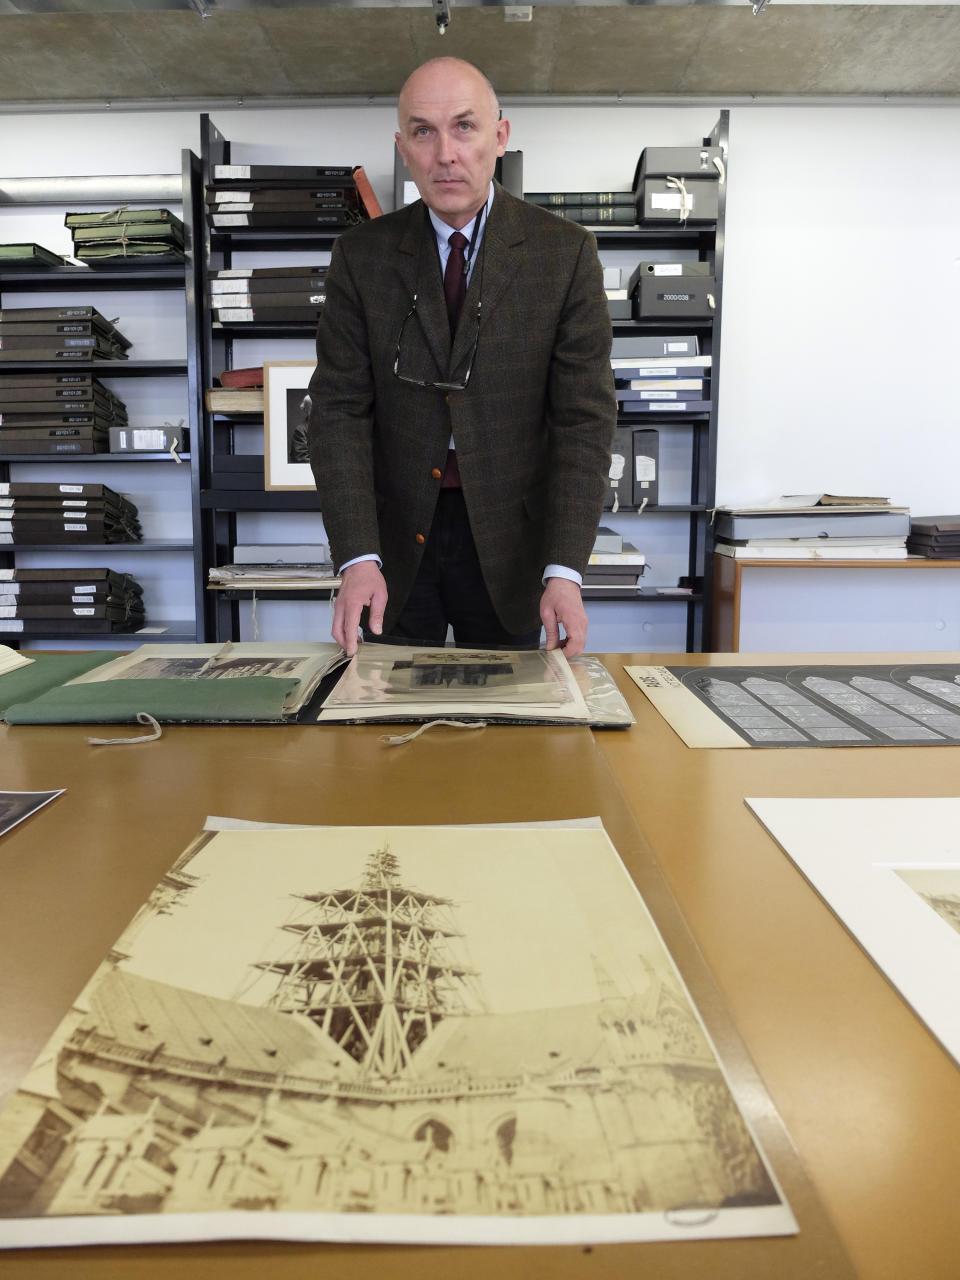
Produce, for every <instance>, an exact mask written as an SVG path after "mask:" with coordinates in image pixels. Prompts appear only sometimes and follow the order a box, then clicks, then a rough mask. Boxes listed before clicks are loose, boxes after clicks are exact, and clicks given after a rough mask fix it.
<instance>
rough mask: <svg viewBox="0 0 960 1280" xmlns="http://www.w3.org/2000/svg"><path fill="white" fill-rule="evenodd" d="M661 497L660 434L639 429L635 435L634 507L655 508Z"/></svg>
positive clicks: (642, 428)
mask: <svg viewBox="0 0 960 1280" xmlns="http://www.w3.org/2000/svg"><path fill="white" fill-rule="evenodd" d="M659 496H660V433H659V432H658V431H654V430H651V429H650V428H647V427H637V428H636V429H635V430H634V433H633V505H634V506H635V507H640V506H643V505H644V504H645V503H646V504H648V505H649V506H651V507H655V506H656V505H657V502H658V501H659Z"/></svg>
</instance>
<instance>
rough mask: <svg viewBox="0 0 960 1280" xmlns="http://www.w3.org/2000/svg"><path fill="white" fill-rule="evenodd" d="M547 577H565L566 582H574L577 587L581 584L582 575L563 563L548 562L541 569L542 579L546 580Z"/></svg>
mask: <svg viewBox="0 0 960 1280" xmlns="http://www.w3.org/2000/svg"><path fill="white" fill-rule="evenodd" d="M548 578H566V579H567V581H568V582H575V583H576V584H577V586H578V587H582V586H583V575H582V574H580V573H577V571H576V569H568V568H567V567H566V565H563V564H548V565H547V567H546V568H545V569H544V571H543V579H542V580H543V581H544V582H546V580H547V579H548Z"/></svg>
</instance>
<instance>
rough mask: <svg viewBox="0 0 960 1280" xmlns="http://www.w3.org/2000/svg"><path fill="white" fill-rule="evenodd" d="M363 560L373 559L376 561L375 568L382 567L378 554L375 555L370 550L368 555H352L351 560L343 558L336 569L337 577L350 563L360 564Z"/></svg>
mask: <svg viewBox="0 0 960 1280" xmlns="http://www.w3.org/2000/svg"><path fill="white" fill-rule="evenodd" d="M364 560H375V561H376V562H377V568H379V569H382V568H383V561H382V560H381V559H380V557H379V556H378V555H375V554H374V553H373V552H371V553H370V554H369V555H366V556H354V557H353V559H352V560H345V561H344V562H343V564H342V565H341V566H340V568H339V569H338V570H337V576H338V577H339V575H340V574H341V573H343V571H344V569H349V568H350V566H351V565H352V564H362V563H363V561H364Z"/></svg>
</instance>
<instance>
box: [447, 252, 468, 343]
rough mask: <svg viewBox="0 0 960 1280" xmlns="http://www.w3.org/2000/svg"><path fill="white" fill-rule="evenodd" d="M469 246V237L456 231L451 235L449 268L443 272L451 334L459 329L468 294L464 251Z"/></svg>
mask: <svg viewBox="0 0 960 1280" xmlns="http://www.w3.org/2000/svg"><path fill="white" fill-rule="evenodd" d="M466 247H467V237H466V236H465V235H464V234H463V233H462V232H460V231H455V232H454V233H453V235H452V236H451V237H450V256H449V257H448V258H447V269H446V271H444V273H443V293H444V297H445V298H446V299H447V316H448V318H449V320H450V336H451V337H453V335H454V334H455V333H456V331H457V320H458V319H459V318H460V308H461V307H462V306H463V300H464V298H465V297H466V296H467V272H466V261H465V259H464V256H463V251H464V249H465V248H466Z"/></svg>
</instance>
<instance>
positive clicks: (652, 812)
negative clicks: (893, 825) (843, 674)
mask: <svg viewBox="0 0 960 1280" xmlns="http://www.w3.org/2000/svg"><path fill="white" fill-rule="evenodd" d="M888 658H889V659H893V660H898V661H899V660H906V661H911V660H912V661H928V662H952V663H956V662H960V654H957V653H938V654H929V655H921V654H879V653H877V654H862V655H857V654H835V655H829V654H819V653H818V654H812V655H802V654H783V653H774V654H759V655H757V654H740V653H737V654H726V655H724V654H683V655H676V654H643V655H639V656H638V655H623V654H621V655H612V654H608V655H605V656H604V661H605V663H606V664H607V666H608V667H609V668H610V670H611V671H613V672H615V673H616V674H617V675H618V681H619V683H620V686H621V688H622V689H623V691H624V693H625V694H626V696H627V698H628V700H629V702H630V704H631V706H632V708H633V710H634V713H635V715H636V717H637V723H636V725H635V726H634V728H633V730H632V731H631V732H630V733H628V734H623V733H620V734H598V735H597V737H596V741H597V744H598V747H599V750H600V752H601V754H602V755H603V757H604V759H605V760H606V761H607V762H608V764H609V765H610V767H611V769H612V770H613V773H614V776H615V777H616V778H617V781H618V782H619V783H620V787H621V789H622V791H623V794H624V796H625V798H626V799H627V801H628V804H629V806H630V809H631V811H632V813H633V814H634V816H635V817H636V819H637V822H638V824H639V825H640V827H641V829H642V831H643V833H644V835H645V836H646V837H647V840H648V842H649V844H650V846H651V847H652V849H653V851H654V853H655V854H656V857H657V860H658V862H659V864H660V866H661V868H662V869H663V872H664V874H665V877H666V879H667V881H668V882H669V884H670V887H671V889H672V891H673V893H674V894H675V896H676V898H677V900H678V902H679V903H680V906H681V908H682V910H683V913H684V916H685V919H686V922H687V924H688V926H689V928H690V929H691V931H692V932H693V934H694V936H695V937H696V939H697V942H698V943H699V945H700V948H701V950H702V953H703V956H704V958H705V960H706V962H707V964H708V966H709V967H710V970H711V972H712V974H713V977H714V979H715V981H716V982H717V985H718V986H719V988H720V990H721V991H722V993H723V996H724V999H725V1001H726V1004H727V1007H728V1009H729V1011H730V1013H731V1014H732V1016H733V1019H734V1022H735V1023H736V1025H737V1029H738V1031H739V1033H740V1035H741V1036H742V1037H743V1039H744V1041H745V1043H746V1045H747V1046H748V1048H749V1051H750V1054H751V1056H752V1058H753V1061H754V1063H755V1065H756V1067H757V1068H758V1070H759V1072H760V1075H761V1076H762V1078H763V1081H764V1083H765V1085H766V1086H767V1089H768V1090H769V1092H770V1094H771V1096H772V1098H773V1101H774V1103H775V1105H776V1107H777V1108H778V1110H779V1113H780V1115H781V1117H782V1119H783V1121H784V1123H785V1124H786V1127H787V1129H788V1131H789V1133H790V1135H791V1137H792V1138H793V1141H794V1143H795V1144H796V1147H797V1149H798V1150H799V1152H800V1156H801V1159H802V1161H803V1163H804V1166H805V1168H806V1171H807V1173H808V1174H809V1175H810V1177H811V1179H812V1181H813V1183H814V1185H815V1187H816V1189H817V1191H818V1193H819V1195H820V1197H821V1199H822V1201H823V1203H824V1204H825V1205H826V1206H827V1207H828V1209H829V1212H830V1215H831V1217H832V1218H833V1220H834V1222H835V1224H836V1226H837V1228H838V1231H839V1233H840V1236H841V1239H842V1240H843V1243H844V1244H845V1246H846V1248H847V1251H848V1253H849V1255H850V1258H851V1260H852V1262H853V1264H854V1267H855V1268H856V1271H857V1274H858V1275H860V1276H864V1277H870V1280H879V1278H880V1277H885V1278H886V1277H889V1280H902V1277H905V1276H921V1275H922V1276H924V1277H925V1278H927V1277H934V1276H936V1277H944V1278H946V1277H951V1278H952V1277H955V1276H957V1275H958V1274H960V1262H958V1254H957V1242H956V1229H955V1219H956V1207H955V1201H956V1188H957V1185H958V1183H960V1069H958V1068H957V1066H956V1064H955V1063H954V1062H953V1061H952V1059H951V1058H950V1057H949V1056H948V1055H947V1054H946V1052H945V1051H944V1050H943V1049H942V1048H941V1047H940V1045H939V1044H938V1043H937V1041H936V1040H935V1039H934V1038H933V1036H932V1035H931V1034H930V1032H929V1031H928V1030H927V1029H926V1027H925V1026H924V1025H923V1023H921V1021H920V1020H919V1018H917V1017H916V1016H915V1015H914V1013H913V1012H912V1011H911V1009H910V1008H909V1006H908V1005H907V1004H906V1003H905V1001H904V1000H903V999H902V998H901V997H900V995H899V994H898V993H897V992H896V991H895V990H894V988H893V987H892V986H891V985H890V984H889V983H888V982H887V980H886V978H885V977H884V976H883V975H882V974H881V973H880V972H879V971H878V970H877V968H876V967H875V966H874V964H873V962H872V961H871V960H870V958H869V957H868V956H867V955H866V954H865V952H864V951H862V950H861V948H860V947H859V945H858V944H857V943H856V941H855V940H854V939H853V938H852V937H851V936H850V934H848V933H847V932H846V930H845V929H844V927H843V925H842V924H841V923H840V922H839V921H838V919H837V918H836V916H834V914H833V913H832V912H831V910H830V908H829V907H828V906H827V905H826V903H824V902H823V901H822V900H821V899H820V898H819V896H818V895H817V893H816V892H815V891H814V890H813V889H812V888H811V887H810V886H809V885H808V884H807V882H806V881H805V880H804V878H803V876H802V875H801V874H800V872H799V871H798V870H797V869H796V868H795V867H794V865H793V863H792V862H791V861H790V859H789V858H788V857H787V856H786V855H785V854H784V853H783V852H782V851H781V850H780V848H779V846H778V845H777V844H776V843H775V841H774V840H773V839H772V838H771V837H770V836H769V835H768V834H767V832H766V831H765V830H764V829H763V827H762V826H761V825H760V823H759V822H758V821H757V819H756V818H755V817H754V815H753V814H752V813H751V811H750V810H749V809H748V808H747V806H746V805H745V803H744V798H745V797H748V796H749V797H759V796H811V797H816V796H824V797H833V796H850V797H871V796H955V795H957V794H958V789H960V747H939V746H937V747H927V748H924V747H866V748H864V747H856V748H848V747H836V748H829V749H810V750H808V749H804V748H800V749H795V750H789V751H778V750H773V749H764V750H692V749H690V748H688V747H686V746H684V744H683V743H682V742H681V740H680V739H679V738H678V737H677V736H676V735H675V734H674V733H673V732H672V730H670V729H669V727H668V726H667V725H666V724H665V722H664V721H663V720H662V718H661V717H660V715H659V714H658V713H657V712H656V711H655V710H654V708H653V706H652V704H651V703H650V702H648V700H647V699H646V698H645V697H644V696H643V694H642V693H641V692H640V691H639V689H637V687H636V686H635V685H634V683H633V681H632V680H631V679H630V678H629V677H628V676H627V675H626V674H625V673H624V672H623V670H622V667H623V666H624V665H645V664H649V665H662V666H679V665H689V666H698V665H720V666H724V665H726V666H737V665H750V664H751V663H757V664H762V663H768V664H770V665H783V664H786V663H793V662H801V663H802V662H807V663H824V662H831V661H837V662H844V663H848V662H856V661H863V662H871V661H881V660H884V661H885V660H887V659H888ZM922 838H923V837H922V833H920V832H918V840H919V839H922Z"/></svg>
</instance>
